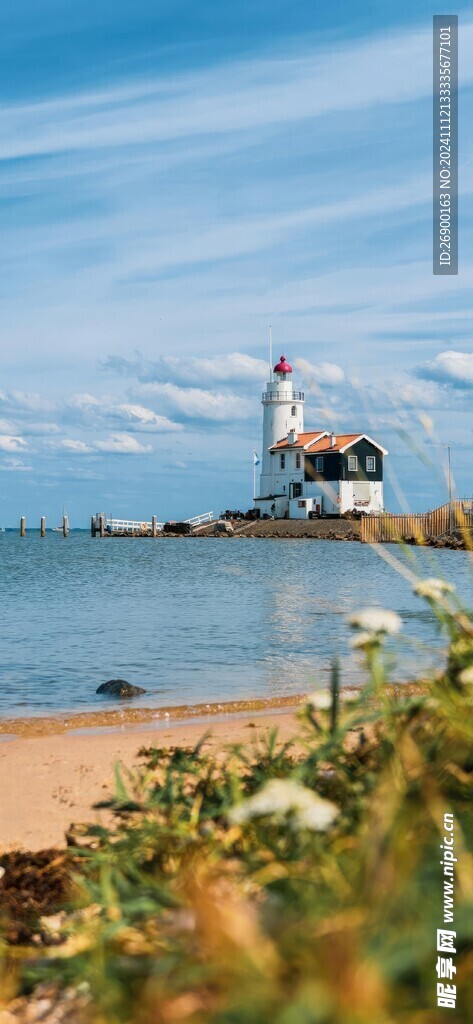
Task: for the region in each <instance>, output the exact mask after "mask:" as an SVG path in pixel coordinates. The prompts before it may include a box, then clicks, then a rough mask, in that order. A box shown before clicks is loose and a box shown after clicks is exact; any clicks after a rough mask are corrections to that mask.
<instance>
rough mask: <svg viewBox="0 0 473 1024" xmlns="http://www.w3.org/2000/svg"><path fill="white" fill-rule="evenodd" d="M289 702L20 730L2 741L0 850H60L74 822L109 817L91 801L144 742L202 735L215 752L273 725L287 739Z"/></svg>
mask: <svg viewBox="0 0 473 1024" xmlns="http://www.w3.org/2000/svg"><path fill="white" fill-rule="evenodd" d="M281 700H283V699H281ZM286 700H287V701H288V702H289V700H290V703H291V705H292V706H291V707H289V706H286V705H284V704H281V702H279V706H278V707H272V708H271V707H268V706H266V708H263V709H256V708H255V707H254V705H255V703H258V704H259V703H261V702H249V703H251V704H252V707H251V709H250V710H248V709H247V710H243V709H240V710H239V711H234V712H233V713H227V714H223V715H222V712H221V711H218V717H217V714H215V715H214V718H213V719H212V717H211V716H209V715H207V717H206V719H205V721H204V722H202V719H201V718H198V717H197V715H196V716H195V719H194V720H192V719H189V717H187V718H185V717H183V718H181V719H176V720H174V721H171V720H170V719H166V718H164V717H163V719H162V720H158V721H156V720H153V719H149V718H145V717H143V718H142V719H141V721H140V722H138V723H136V722H135V724H134V725H133V724H132V725H130V723H129V722H128V723H127V724H128V727H127V726H126V725H125V724H124V723H123V721H121V722H120V724H118V725H117V726H113V727H112V728H111V729H110V731H109V730H108V729H105V730H103V731H102V729H101V728H100V727H99V728H98V731H95V730H93V729H91V730H85V731H79V730H77V731H72V732H71V733H70V734H69V732H68V731H65V732H63V733H62V734H61V733H57V732H55V733H46V732H44V733H42V734H38V733H35V734H33V735H28V734H26V733H25V734H23V735H21V736H19V735H17V736H14V737H13V738H12V739H11V741H10V742H8V743H1V744H0V791H1V792H2V800H1V801H0V856H1V855H2V854H4V853H9V852H11V851H13V850H20V851H27V852H30V853H35V852H38V851H39V850H47V849H57V850H61V849H64V848H65V847H66V846H67V845H68V844H67V835H68V833H69V832H70V831H71V828H72V827H73V828H74V829H75V828H76V827H77V826H79V828H80V826H81V825H85V824H106V823H108V822H110V820H111V818H110V814H109V812H108V811H107V810H96V809H94V805H95V804H97V803H98V802H99V801H101V800H104V799H107V798H108V797H109V796H110V795H111V794H112V793H113V791H114V787H115V766H116V765H117V763H119V764H120V765H121V766H122V769H123V773H124V774H123V777H124V779H125V783H126V778H127V773H128V772H133V770H134V769H136V767H137V765H138V764H139V762H140V756H139V751H140V749H141V748H142V747H143V746H144V747H153V746H157V747H165V748H169V747H189V746H195V745H196V744H197V743H198V742H199V740H201V739H202V738H203V737H204V736H205V737H206V738H205V746H206V748H207V749H209V750H210V751H212V752H213V753H214V754H216V755H217V756H218V755H220V754H221V753H222V752H223V751H224V750H225V749H226V748H228V747H231V746H232V745H233V744H242V745H243V744H244V745H246V744H249V743H251V741H254V739H255V738H256V737H258V736H262V735H264V734H265V733H267V732H268V731H270V730H271V729H274V728H277V730H278V737H279V740H281V741H283V742H285V741H287V740H290V739H292V737H294V736H295V735H296V733H297V720H296V715H295V711H296V708H295V707H294V704H295V701H296V698H294V697H291V698H286ZM235 703H236V702H235ZM240 703H241V704H243V703H247V702H240ZM268 704H269V702H268Z"/></svg>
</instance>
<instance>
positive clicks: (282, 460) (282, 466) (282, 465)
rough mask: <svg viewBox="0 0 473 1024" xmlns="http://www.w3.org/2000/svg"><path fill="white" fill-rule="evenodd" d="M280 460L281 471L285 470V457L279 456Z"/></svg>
mask: <svg viewBox="0 0 473 1024" xmlns="http://www.w3.org/2000/svg"><path fill="white" fill-rule="evenodd" d="M280 459H281V469H285V468H286V456H285V455H281V456H280Z"/></svg>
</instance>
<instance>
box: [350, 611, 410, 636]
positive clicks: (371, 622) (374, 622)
mask: <svg viewBox="0 0 473 1024" xmlns="http://www.w3.org/2000/svg"><path fill="white" fill-rule="evenodd" d="M348 621H349V623H350V625H351V626H354V628H355V629H362V630H364V631H365V632H366V633H399V632H400V630H401V626H402V623H401V620H400V618H399V615H398V614H397V612H391V611H388V610H386V609H384V608H364V609H363V611H361V612H356V614H355V615H350V618H349V619H348Z"/></svg>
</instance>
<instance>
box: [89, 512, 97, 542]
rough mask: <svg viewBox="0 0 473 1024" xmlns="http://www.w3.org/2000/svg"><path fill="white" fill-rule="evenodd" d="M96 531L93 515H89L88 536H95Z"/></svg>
mask: <svg viewBox="0 0 473 1024" xmlns="http://www.w3.org/2000/svg"><path fill="white" fill-rule="evenodd" d="M96 533H97V530H96V527H95V516H91V517H90V536H91V537H95V534H96Z"/></svg>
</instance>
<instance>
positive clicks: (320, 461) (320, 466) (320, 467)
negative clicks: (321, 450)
mask: <svg viewBox="0 0 473 1024" xmlns="http://www.w3.org/2000/svg"><path fill="white" fill-rule="evenodd" d="M315 469H316V472H317V473H323V471H324V457H323V455H317V458H316V460H315Z"/></svg>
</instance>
